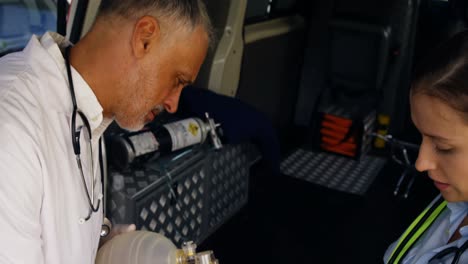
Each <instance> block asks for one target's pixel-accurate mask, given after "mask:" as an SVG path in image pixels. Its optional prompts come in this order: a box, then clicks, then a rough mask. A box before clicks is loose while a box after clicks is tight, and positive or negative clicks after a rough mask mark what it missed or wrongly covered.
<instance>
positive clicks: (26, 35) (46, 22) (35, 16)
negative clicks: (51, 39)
mask: <svg viewBox="0 0 468 264" xmlns="http://www.w3.org/2000/svg"><path fill="white" fill-rule="evenodd" d="M56 28H57V4H56V1H54V0H22V1H20V0H17V1H14V0H12V1H8V0H0V55H4V54H6V53H9V52H13V51H17V50H21V49H23V48H24V46H25V45H26V44H27V42H28V41H29V39H30V38H31V36H32V35H33V34H36V35H42V34H43V33H44V32H46V31H48V30H50V31H56Z"/></svg>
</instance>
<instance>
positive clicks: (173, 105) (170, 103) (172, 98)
mask: <svg viewBox="0 0 468 264" xmlns="http://www.w3.org/2000/svg"><path fill="white" fill-rule="evenodd" d="M181 92H182V89H177V90H176V91H174V92H173V93H171V94H170V95H169V96H168V97H167V98H166V100H164V102H163V105H164V109H166V111H167V112H168V113H171V114H173V113H175V112H177V108H178V107H179V98H180V94H181Z"/></svg>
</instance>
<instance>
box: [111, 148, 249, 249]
mask: <svg viewBox="0 0 468 264" xmlns="http://www.w3.org/2000/svg"><path fill="white" fill-rule="evenodd" d="M257 158H258V154H257V152H256V151H255V148H254V147H253V146H252V145H249V144H243V145H227V146H224V147H223V148H222V149H221V150H219V151H215V150H211V149H208V148H206V147H199V148H193V149H191V150H188V151H185V152H182V153H177V154H174V155H169V156H167V157H160V158H158V159H154V160H149V161H148V162H146V163H145V164H143V165H139V166H133V167H130V168H128V169H126V170H123V171H117V170H115V169H113V168H110V172H109V184H108V190H107V191H108V200H107V211H108V212H107V214H108V216H109V217H110V218H111V221H112V222H113V223H115V224H119V223H125V224H128V223H135V224H136V225H137V229H142V230H150V231H154V232H158V233H161V234H163V235H165V236H166V237H168V238H170V239H171V240H172V241H173V242H174V244H176V245H177V246H181V245H182V243H183V242H185V241H189V240H192V241H194V242H195V243H201V242H202V241H203V240H204V239H205V238H206V237H208V236H209V235H210V234H211V233H213V232H214V231H215V230H216V229H217V228H219V227H220V226H221V225H222V224H223V223H224V222H226V221H227V220H228V219H229V218H230V217H231V216H232V215H233V214H235V213H236V212H237V211H238V210H239V209H240V208H241V207H242V206H243V205H245V204H246V203H247V200H248V183H249V169H250V166H251V164H252V163H253V161H254V160H256V159H257Z"/></svg>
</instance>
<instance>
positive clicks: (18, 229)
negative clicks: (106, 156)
mask: <svg viewBox="0 0 468 264" xmlns="http://www.w3.org/2000/svg"><path fill="white" fill-rule="evenodd" d="M68 45H69V43H68V42H67V41H66V40H65V39H64V38H63V37H62V36H60V35H58V34H55V33H49V32H48V33H46V34H44V35H43V36H42V37H40V38H39V37H37V36H33V37H32V38H31V40H30V41H29V43H28V45H27V46H26V48H25V49H24V50H23V51H22V52H17V53H13V54H9V55H7V56H5V57H3V58H1V59H0V175H1V176H0V234H1V236H0V248H1V250H0V263H15V264H16V263H41V264H42V263H47V264H65V263H66V264H86V263H89V264H90V263H94V259H95V256H96V251H97V248H98V243H99V238H100V230H101V224H102V206H101V209H100V210H99V211H98V212H97V213H93V214H92V216H91V218H90V220H89V221H87V222H85V223H80V221H79V220H80V219H81V218H83V217H85V216H87V214H88V211H89V208H90V207H89V204H88V201H87V198H86V191H85V187H84V184H83V182H82V179H81V176H80V173H79V170H78V166H77V163H76V159H75V154H74V152H73V147H72V139H71V124H70V123H71V122H70V121H71V116H72V102H71V95H70V90H69V84H68V78H67V73H66V66H65V60H64V58H63V55H62V51H63V49H64V47H66V46H68ZM72 76H73V83H74V87H75V94H76V98H77V104H78V108H79V109H80V110H81V111H82V112H83V113H84V114H85V116H86V117H87V119H88V120H89V123H90V126H91V130H92V138H93V140H92V142H91V141H89V138H88V137H86V136H82V137H81V138H80V145H81V159H82V162H83V172H84V175H85V179H86V182H87V185H88V188H89V193H91V192H92V191H93V192H94V196H95V204H97V197H99V196H100V195H101V194H102V188H101V180H100V177H101V175H100V169H99V157H98V151H97V150H98V138H99V137H100V136H101V135H102V134H103V132H104V130H105V129H106V127H107V126H108V125H109V124H110V122H111V120H108V119H105V118H103V113H102V111H103V109H102V107H101V105H100V104H99V102H98V100H97V98H96V96H95V95H94V93H93V91H92V89H91V88H90V87H89V85H88V84H87V83H86V81H85V80H84V79H83V78H82V77H81V76H80V74H79V73H78V72H77V71H76V70H75V69H73V68H72ZM81 122H82V121H81V120H80V119H79V118H78V119H77V125H80V124H81ZM90 142H91V144H92V146H93V157H91V154H90V153H91V150H90V148H89V146H90V145H91V144H90ZM91 158H92V159H93V161H94V171H93V173H91V167H92V165H90V164H91ZM92 174H93V175H92ZM93 179H94V181H95V183H96V184H95V189H94V190H90V188H91V187H90V186H91V181H92V180H93Z"/></svg>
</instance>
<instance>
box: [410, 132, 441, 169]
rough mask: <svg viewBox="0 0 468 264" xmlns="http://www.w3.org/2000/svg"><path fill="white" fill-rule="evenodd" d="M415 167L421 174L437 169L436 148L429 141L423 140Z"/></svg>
mask: <svg viewBox="0 0 468 264" xmlns="http://www.w3.org/2000/svg"><path fill="white" fill-rule="evenodd" d="M415 167H416V169H417V170H418V171H420V172H422V171H429V170H434V169H436V167H437V163H436V159H435V153H434V148H433V147H432V145H431V144H430V142H428V140H424V139H423V141H422V143H421V146H420V148H419V154H418V159H417V160H416V163H415Z"/></svg>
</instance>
